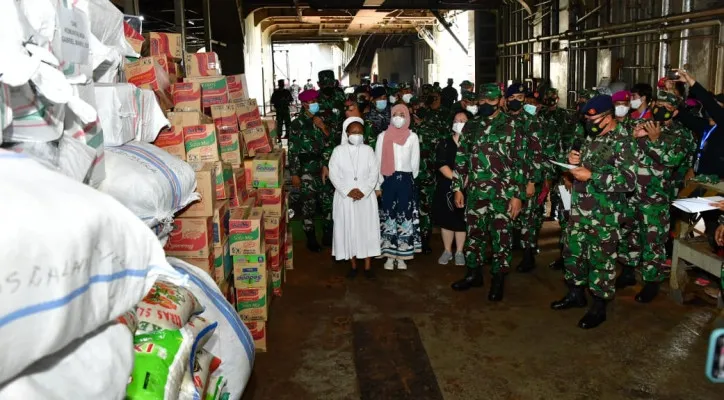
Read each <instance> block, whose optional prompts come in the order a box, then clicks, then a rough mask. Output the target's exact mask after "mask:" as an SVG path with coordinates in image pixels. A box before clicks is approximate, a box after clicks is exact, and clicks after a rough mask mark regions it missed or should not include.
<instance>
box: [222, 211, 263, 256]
mask: <svg viewBox="0 0 724 400" xmlns="http://www.w3.org/2000/svg"><path fill="white" fill-rule="evenodd" d="M229 250H230V252H231V255H232V256H236V255H244V254H264V253H265V251H264V210H262V209H261V208H258V207H251V208H237V209H234V210H233V211H232V212H231V217H230V218H229Z"/></svg>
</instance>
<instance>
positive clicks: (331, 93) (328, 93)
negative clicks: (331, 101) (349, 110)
mask: <svg viewBox="0 0 724 400" xmlns="http://www.w3.org/2000/svg"><path fill="white" fill-rule="evenodd" d="M322 94H324V95H325V96H327V97H332V96H334V88H331V87H326V88H324V89H322Z"/></svg>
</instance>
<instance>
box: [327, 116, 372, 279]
mask: <svg viewBox="0 0 724 400" xmlns="http://www.w3.org/2000/svg"><path fill="white" fill-rule="evenodd" d="M363 133H364V121H363V120H362V118H358V117H351V118H347V119H346V120H345V121H344V124H343V125H342V141H341V143H340V145H339V146H337V147H336V148H335V149H334V152H333V153H332V158H331V159H330V160H329V179H330V180H331V181H332V184H333V185H334V188H335V191H334V203H333V208H332V217H333V219H334V242H333V244H332V255H333V256H334V257H335V258H336V259H337V260H351V262H352V269H351V270H350V272H349V275H348V277H349V278H350V279H354V277H355V276H356V275H357V260H362V259H364V269H365V276H366V277H367V278H370V279H371V278H373V277H374V275H373V273H372V270H371V269H370V265H371V257H377V256H379V255H380V251H381V250H380V244H381V239H380V218H379V214H378V211H377V193H376V192H375V188H376V187H377V180H378V179H379V176H380V167H379V165H378V163H377V158H376V157H375V151H374V150H373V149H372V147H370V146H368V145H366V144H364V138H363Z"/></svg>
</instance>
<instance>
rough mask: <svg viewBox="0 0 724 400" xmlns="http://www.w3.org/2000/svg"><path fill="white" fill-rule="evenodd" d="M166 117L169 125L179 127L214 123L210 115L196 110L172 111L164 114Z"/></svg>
mask: <svg viewBox="0 0 724 400" xmlns="http://www.w3.org/2000/svg"><path fill="white" fill-rule="evenodd" d="M166 118H168V121H169V122H170V123H171V125H176V126H180V127H184V126H192V125H204V124H213V123H214V120H213V119H211V117H209V116H207V115H204V114H202V113H200V112H198V111H174V112H170V113H168V114H166Z"/></svg>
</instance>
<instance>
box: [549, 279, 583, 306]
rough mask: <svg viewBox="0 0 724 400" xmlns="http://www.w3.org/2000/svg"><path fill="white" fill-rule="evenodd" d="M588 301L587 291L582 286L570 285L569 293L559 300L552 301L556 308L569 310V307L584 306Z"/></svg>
mask: <svg viewBox="0 0 724 400" xmlns="http://www.w3.org/2000/svg"><path fill="white" fill-rule="evenodd" d="M587 303H588V302H587V301H586V292H585V291H584V290H583V287H582V286H575V285H568V293H567V294H566V296H565V297H564V298H562V299H560V300H558V301H554V302H553V303H551V308H552V309H554V310H567V309H569V308H583V307H585V306H586V304H587Z"/></svg>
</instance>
